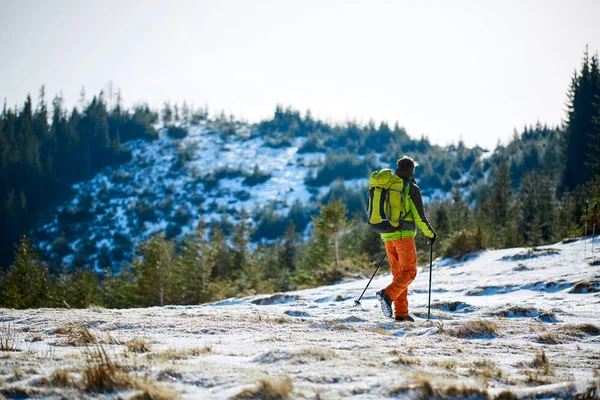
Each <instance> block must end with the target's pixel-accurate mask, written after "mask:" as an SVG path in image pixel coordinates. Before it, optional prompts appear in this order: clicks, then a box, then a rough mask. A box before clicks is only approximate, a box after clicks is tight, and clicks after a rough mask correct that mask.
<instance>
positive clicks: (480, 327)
mask: <svg viewBox="0 0 600 400" xmlns="http://www.w3.org/2000/svg"><path fill="white" fill-rule="evenodd" d="M448 334H449V335H450V336H455V337H459V338H473V337H483V336H496V335H497V334H498V325H497V324H496V323H494V322H492V321H488V320H485V319H482V320H475V321H467V322H465V323H463V324H462V325H459V326H458V327H456V328H453V329H449V330H448Z"/></svg>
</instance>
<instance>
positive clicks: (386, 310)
mask: <svg viewBox="0 0 600 400" xmlns="http://www.w3.org/2000/svg"><path fill="white" fill-rule="evenodd" d="M375 297H377V300H379V302H380V303H381V312H382V313H383V315H385V316H386V317H388V318H392V314H393V312H392V299H390V296H388V295H387V293H386V292H385V290H380V291H379V292H377V293H375Z"/></svg>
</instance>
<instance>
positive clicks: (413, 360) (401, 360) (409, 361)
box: [392, 356, 421, 365]
mask: <svg viewBox="0 0 600 400" xmlns="http://www.w3.org/2000/svg"><path fill="white" fill-rule="evenodd" d="M392 363H394V364H398V365H421V360H419V359H418V358H417V357H404V356H398V358H395V359H393V360H392Z"/></svg>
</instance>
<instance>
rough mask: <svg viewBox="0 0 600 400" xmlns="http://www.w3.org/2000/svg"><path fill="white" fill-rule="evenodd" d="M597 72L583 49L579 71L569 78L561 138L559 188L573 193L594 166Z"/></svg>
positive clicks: (594, 62)
mask: <svg viewBox="0 0 600 400" xmlns="http://www.w3.org/2000/svg"><path fill="white" fill-rule="evenodd" d="M599 96H600V70H599V66H598V56H597V55H595V56H593V57H591V59H590V57H589V54H588V51H587V48H586V51H585V53H584V57H583V62H582V65H581V70H580V72H579V73H578V72H577V71H576V72H575V73H574V74H573V77H572V78H571V86H570V88H569V93H568V101H567V121H566V129H565V131H564V135H563V146H564V154H565V164H564V173H563V178H562V186H563V188H564V189H566V190H573V189H575V188H576V187H577V186H578V185H582V184H585V183H586V182H589V181H590V180H591V179H592V177H593V171H594V170H595V169H596V166H597V162H598V152H597V151H595V148H594V146H595V145H596V144H597V143H596V132H597V130H598V126H599V125H600V123H599V118H600V109H599V108H598V106H597V103H598V98H599Z"/></svg>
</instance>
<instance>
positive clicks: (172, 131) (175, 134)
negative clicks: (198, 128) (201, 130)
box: [167, 126, 188, 139]
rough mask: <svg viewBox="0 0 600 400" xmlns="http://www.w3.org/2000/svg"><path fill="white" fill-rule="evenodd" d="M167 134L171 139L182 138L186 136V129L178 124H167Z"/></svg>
mask: <svg viewBox="0 0 600 400" xmlns="http://www.w3.org/2000/svg"><path fill="white" fill-rule="evenodd" d="M167 134H168V135H169V136H170V137H172V138H173V139H183V138H184V137H186V136H187V134H188V131H187V129H185V128H182V127H180V126H169V128H168V130H167Z"/></svg>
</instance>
